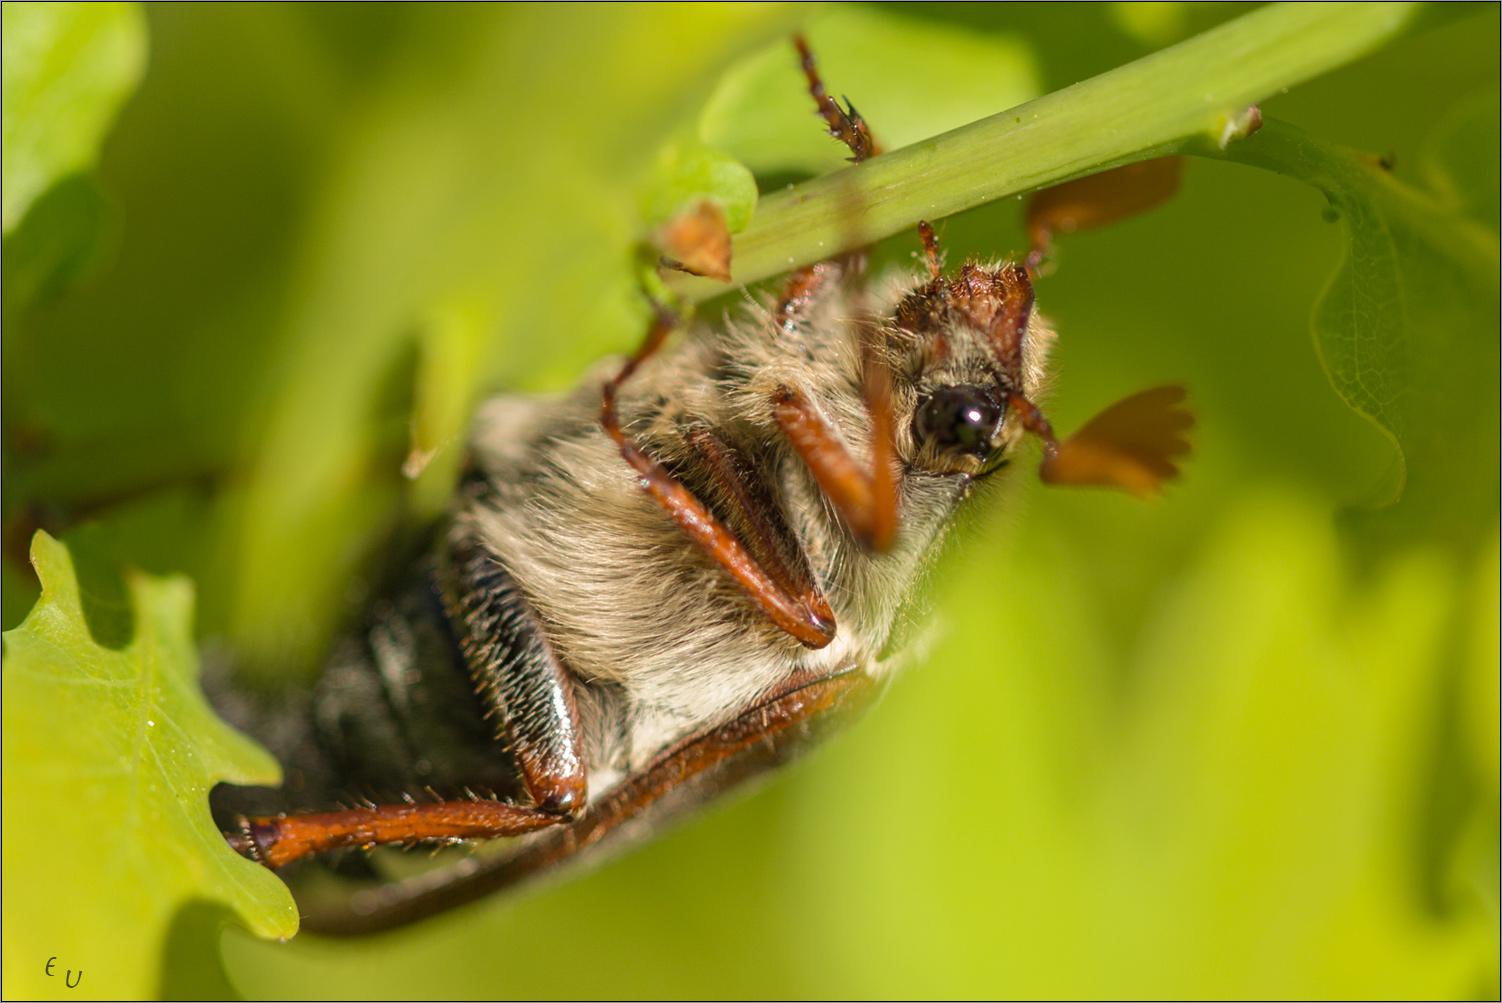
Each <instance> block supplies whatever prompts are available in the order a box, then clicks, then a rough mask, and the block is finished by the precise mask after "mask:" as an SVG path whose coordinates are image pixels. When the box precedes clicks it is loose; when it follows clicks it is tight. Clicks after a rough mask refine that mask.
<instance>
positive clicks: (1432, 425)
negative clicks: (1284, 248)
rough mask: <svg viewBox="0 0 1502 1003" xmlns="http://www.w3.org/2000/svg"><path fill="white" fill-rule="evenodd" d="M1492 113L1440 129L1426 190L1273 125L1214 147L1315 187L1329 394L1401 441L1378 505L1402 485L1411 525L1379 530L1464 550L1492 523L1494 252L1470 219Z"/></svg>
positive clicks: (1492, 138)
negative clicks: (1323, 218) (1325, 255)
mask: <svg viewBox="0 0 1502 1003" xmlns="http://www.w3.org/2000/svg"><path fill="white" fill-rule="evenodd" d="M1496 117H1497V103H1496V100H1495V97H1493V99H1492V100H1491V101H1490V102H1489V103H1482V104H1480V105H1476V104H1474V103H1473V104H1472V105H1471V107H1470V108H1469V109H1468V110H1466V111H1465V113H1464V114H1463V115H1462V116H1461V117H1460V118H1458V119H1452V120H1451V121H1450V122H1449V123H1448V125H1447V127H1446V128H1445V129H1444V130H1443V131H1442V132H1441V133H1440V136H1439V139H1438V141H1437V142H1436V143H1435V144H1434V145H1432V146H1431V150H1432V151H1433V153H1432V155H1431V159H1430V161H1429V163H1428V164H1427V165H1426V166H1427V171H1428V174H1429V176H1430V177H1431V178H1433V179H1435V181H1436V191H1435V192H1434V193H1429V192H1424V191H1421V190H1418V189H1415V188H1412V187H1410V186H1408V185H1406V184H1404V183H1403V182H1401V181H1399V180H1397V179H1396V178H1394V177H1393V176H1392V174H1391V173H1390V172H1389V171H1388V170H1385V169H1384V168H1383V167H1382V166H1380V165H1379V164H1378V163H1377V162H1376V158H1372V157H1365V158H1363V157H1360V156H1358V155H1354V154H1351V153H1349V152H1346V151H1341V150H1336V149H1333V148H1331V147H1328V146H1325V145H1324V144H1321V143H1319V142H1318V141H1316V140H1315V139H1313V138H1312V137H1310V136H1308V135H1307V134H1305V133H1303V132H1301V131H1300V130H1298V129H1296V128H1294V127H1292V126H1288V125H1285V124H1282V123H1278V122H1269V123H1268V124H1267V125H1266V126H1265V127H1264V128H1263V129H1262V131H1260V132H1258V133H1257V134H1256V135H1254V136H1252V137H1251V138H1250V139H1247V140H1245V141H1243V142H1237V143H1233V144H1231V145H1230V147H1229V148H1228V149H1227V150H1226V151H1225V153H1224V154H1223V155H1224V156H1225V157H1227V158H1228V159H1231V160H1235V161H1238V162H1241V163H1247V164H1254V165H1256V166H1259V167H1264V168H1267V169H1270V170H1274V171H1277V172H1279V173H1281V174H1287V175H1289V176H1291V177H1295V178H1298V179H1300V180H1302V181H1305V182H1307V183H1309V184H1311V185H1314V186H1315V187H1317V188H1319V189H1320V191H1322V192H1323V193H1324V194H1325V196H1326V198H1327V199H1328V200H1329V206H1330V208H1329V210H1328V211H1327V212H1328V218H1330V219H1332V220H1334V219H1338V220H1339V221H1340V225H1341V228H1342V232H1343V233H1344V235H1345V248H1344V252H1343V254H1342V259H1341V263H1340V265H1339V267H1338V268H1337V270H1336V272H1335V274H1334V275H1333V276H1332V277H1331V279H1330V281H1329V283H1328V284H1327V285H1326V287H1325V290H1324V292H1323V293H1322V294H1321V295H1320V298H1319V301H1318V302H1317V303H1316V304H1315V307H1314V315H1313V321H1312V324H1313V329H1314V341H1315V347H1316V348H1317V350H1318V352H1319V355H1320V360H1321V362H1322V363H1323V364H1324V367H1325V371H1326V373H1327V374H1328V375H1329V377H1330V382H1331V384H1332V385H1333V386H1334V388H1335V391H1336V393H1338V394H1339V395H1340V397H1341V398H1342V399H1343V400H1344V401H1345V402H1346V403H1347V404H1349V405H1350V406H1351V407H1352V408H1353V409H1354V410H1355V411H1356V412H1358V413H1359V414H1361V415H1363V416H1365V417H1367V418H1369V419H1370V420H1371V421H1373V422H1374V423H1375V424H1376V425H1377V426H1378V428H1380V429H1381V430H1382V431H1383V433H1384V434H1385V435H1387V436H1388V437H1389V438H1390V439H1391V440H1392V442H1393V444H1394V445H1395V446H1396V447H1397V469H1396V473H1395V475H1394V476H1393V477H1392V478H1391V479H1390V480H1389V483H1388V485H1387V487H1386V489H1385V490H1384V491H1383V492H1382V493H1381V494H1380V495H1379V496H1378V497H1376V498H1375V499H1374V502H1375V503H1376V504H1377V505H1379V506H1383V505H1391V504H1393V503H1395V502H1396V501H1397V500H1398V498H1399V497H1400V496H1402V495H1403V493H1404V489H1405V487H1409V488H1411V491H1410V497H1409V499H1408V502H1407V504H1405V506H1404V512H1403V514H1402V517H1401V523H1403V524H1406V525H1407V527H1408V528H1404V525H1400V524H1399V522H1398V521H1394V520H1386V521H1385V522H1384V525H1383V526H1382V527H1381V529H1380V532H1381V534H1382V535H1384V536H1386V535H1391V534H1394V533H1396V534H1398V535H1412V533H1413V531H1414V527H1415V526H1416V525H1418V524H1422V526H1423V527H1424V528H1426V529H1437V530H1438V531H1439V533H1440V535H1441V536H1442V537H1444V538H1446V539H1448V540H1450V541H1451V542H1453V543H1456V544H1459V545H1462V546H1463V547H1465V548H1469V547H1473V546H1475V544H1476V543H1478V542H1479V541H1480V539H1481V536H1482V534H1484V533H1485V532H1487V531H1488V530H1489V529H1490V527H1491V525H1492V524H1493V521H1494V520H1495V518H1496V509H1497V488H1496V483H1495V482H1496V477H1495V476H1494V472H1495V471H1496V469H1497V421H1498V400H1497V387H1496V379H1495V377H1496V372H1497V365H1498V342H1497V329H1498V322H1499V321H1498V318H1499V308H1498V278H1497V270H1498V246H1497V231H1496V229H1495V226H1493V227H1492V228H1490V229H1488V228H1487V227H1486V226H1483V225H1481V224H1480V223H1479V222H1477V218H1478V217H1477V215H1476V214H1477V212H1478V211H1480V212H1485V211H1487V210H1486V209H1485V208H1484V207H1486V206H1488V205H1491V206H1494V205H1495V204H1496V198H1497V195H1496V192H1497V176H1498V160H1497V143H1496V135H1497V131H1496V130H1497V126H1496ZM1488 123H1489V125H1488ZM1488 128H1489V130H1490V133H1489V136H1488V135H1487V130H1488ZM1489 471H1490V472H1492V475H1491V476H1489V475H1488V472H1489Z"/></svg>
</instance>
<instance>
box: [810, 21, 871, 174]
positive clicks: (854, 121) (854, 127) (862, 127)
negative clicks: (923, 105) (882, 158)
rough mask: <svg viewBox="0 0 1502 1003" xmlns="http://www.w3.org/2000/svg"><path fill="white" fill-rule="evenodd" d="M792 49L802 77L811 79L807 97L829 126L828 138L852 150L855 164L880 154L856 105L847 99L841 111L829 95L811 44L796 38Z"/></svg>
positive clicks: (869, 129)
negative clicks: (796, 54)
mask: <svg viewBox="0 0 1502 1003" xmlns="http://www.w3.org/2000/svg"><path fill="white" fill-rule="evenodd" d="M793 46H794V47H795V48H796V49H797V50H798V61H799V65H801V66H802V67H803V75H804V77H806V78H807V79H808V93H809V96H810V97H812V98H813V99H814V104H815V105H817V106H818V109H819V114H820V115H821V116H823V118H824V121H825V123H826V124H828V126H829V134H830V135H831V136H833V137H834V138H835V139H838V140H839V141H840V142H842V143H844V144H845V145H846V146H848V147H850V153H851V154H852V156H851V157H850V159H851V160H852V161H854V162H855V163H857V164H858V163H860V162H861V161H863V160H869V159H871V158H872V157H874V156H877V155H879V154H880V153H881V147H880V146H878V145H877V143H876V140H875V139H874V138H873V137H872V135H871V128H870V126H868V125H866V120H865V119H863V118H861V115H860V112H858V111H856V110H855V105H853V104H851V103H850V99H849V98H846V99H845V107H844V108H841V107H840V106H839V103H838V102H837V101H835V100H834V98H832V97H830V96H829V92H828V91H826V90H825V89H824V80H823V78H821V77H820V76H819V67H818V64H816V63H815V62H814V54H813V50H811V49H810V48H809V47H808V40H807V39H805V38H804V37H803V36H802V35H794V36H793Z"/></svg>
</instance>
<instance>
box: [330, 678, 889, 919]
mask: <svg viewBox="0 0 1502 1003" xmlns="http://www.w3.org/2000/svg"><path fill="white" fill-rule="evenodd" d="M880 688H881V687H880V684H879V683H878V682H876V681H875V680H873V679H872V678H871V677H870V676H868V675H866V674H865V673H864V672H860V671H850V672H845V673H841V674H839V675H833V676H824V677H819V678H807V677H805V678H802V679H795V680H790V681H789V683H788V684H787V685H785V686H784V687H782V688H781V689H780V690H778V691H777V692H775V693H773V694H771V695H769V697H768V698H767V699H765V700H763V701H761V702H760V703H758V704H757V705H756V706H754V707H751V708H750V709H748V710H746V711H745V712H743V713H742V714H741V715H740V716H739V717H736V718H735V719H734V720H732V721H730V722H728V723H726V724H723V725H721V726H719V727H717V728H712V729H710V730H708V731H705V732H701V733H700V734H698V735H694V736H691V737H690V738H687V739H685V740H683V741H682V742H679V743H678V744H677V745H675V746H673V747H672V748H670V749H669V750H668V751H666V752H664V753H663V754H662V755H660V756H659V757H658V758H657V759H656V760H655V761H654V762H652V763H651V764H650V765H648V766H647V767H645V768H644V769H642V770H640V771H638V772H636V773H633V774H632V775H630V776H628V777H626V778H625V779H624V780H622V781H621V782H620V783H619V784H617V785H616V786H615V787H613V788H612V789H611V790H609V791H607V792H606V793H605V794H604V795H603V796H602V797H601V798H599V799H598V800H597V801H595V802H594V803H593V804H591V805H590V806H589V808H588V810H586V811H585V813H584V814H583V815H582V816H581V817H580V818H578V819H577V820H575V821H574V822H571V823H569V824H567V825H563V826H558V827H557V828H554V829H550V830H548V831H547V832H543V833H539V834H538V835H537V836H536V837H535V838H533V839H531V840H529V841H528V842H527V843H526V844H524V845H523V846H522V847H521V848H520V850H518V851H517V852H516V853H514V854H512V855H510V856H507V857H500V858H495V859H492V860H489V861H486V862H483V863H477V864H475V865H473V866H471V867H469V868H468V869H467V870H462V871H459V872H456V873H455V875H454V876H452V877H450V879H449V880H448V881H446V882H443V883H441V884H434V883H432V882H428V881H423V880H422V879H417V880H414V881H411V882H407V883H398V884H393V885H388V886H385V887H382V888H379V889H373V890H371V891H369V892H361V893H358V895H359V896H361V897H360V898H357V899H355V900H354V901H353V902H352V903H351V906H350V907H347V908H345V909H341V910H339V911H337V912H335V911H325V912H317V911H313V912H310V913H306V914H305V915H304V921H303V925H304V928H305V929H308V930H312V931H315V932H318V933H322V934H330V935H335V936H358V935H364V934H370V933H376V932H379V931H381V930H389V929H392V928H394V927H398V926H403V925H405V924H407V923H411V922H414V921H416V920H419V919H422V918H423V917H425V916H430V915H432V914H434V913H436V912H440V911H442V910H445V909H450V908H453V907H455V906H459V905H462V904H464V903H466V902H473V901H474V900H476V899H478V898H481V897H483V896H486V895H489V894H491V893H493V892H495V891H497V890H499V889H502V888H507V887H510V886H513V885H516V884H519V883H520V882H522V881H525V880H527V879H528V878H532V877H536V876H538V875H541V874H543V873H545V872H547V871H549V870H551V869H553V868H555V867H557V866H559V865H560V864H564V863H567V862H570V861H572V860H576V859H578V858H579V857H580V856H581V855H582V854H584V853H585V852H586V851H599V852H608V851H609V850H610V849H611V848H612V847H614V846H619V845H621V843H623V842H626V841H629V840H630V839H632V838H633V837H636V836H639V835H641V834H642V833H644V832H647V831H650V827H651V826H653V825H660V824H663V823H665V822H668V821H670V820H671V819H672V818H674V817H677V816H680V815H682V814H685V813H687V812H688V811H691V810H692V809H693V808H694V807H695V806H697V805H698V804H700V803H702V802H704V801H707V800H709V799H711V798H714V797H716V796H717V795H719V794H721V793H723V792H725V791H727V790H729V789H731V788H733V787H735V786H738V785H739V784H741V783H743V782H745V781H748V780H752V779H754V778H756V777H758V776H761V775H763V774H765V773H767V772H769V771H770V770H772V769H775V768H776V767H778V766H781V765H783V764H784V763H786V762H788V761H790V760H792V759H794V758H796V757H797V756H799V755H801V754H802V753H803V752H805V751H807V750H808V749H809V748H811V747H812V746H814V745H816V744H818V743H819V742H820V741H822V740H823V739H824V738H825V737H826V736H828V735H829V734H832V733H833V732H834V731H836V730H838V729H839V728H841V727H843V726H844V725H846V724H848V723H849V721H850V720H852V719H853V718H854V717H855V716H857V715H858V714H860V713H861V712H862V711H864V710H865V709H866V708H867V707H868V706H870V704H871V702H872V701H873V700H874V699H875V697H876V696H877V694H878V693H879V692H880Z"/></svg>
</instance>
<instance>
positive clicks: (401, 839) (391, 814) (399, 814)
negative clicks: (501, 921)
mask: <svg viewBox="0 0 1502 1003" xmlns="http://www.w3.org/2000/svg"><path fill="white" fill-rule="evenodd" d="M563 821H566V819H565V818H564V817H563V816H561V815H557V814H555V813H553V812H548V811H543V810H542V809H540V808H529V807H526V806H523V805H514V804H506V803H504V802H500V801H487V800H478V799H477V800H474V801H438V802H435V803H433V804H398V805H376V806H374V807H368V808H352V809H350V810H348V811H327V812H313V813H310V814H306V815H282V816H274V817H271V818H245V819H241V821H240V829H239V831H237V832H227V833H225V834H224V838H225V839H226V840H228V842H229V845H230V848H231V849H233V850H234V851H235V852H236V853H239V854H240V855H241V856H244V857H249V858H250V859H251V860H254V861H256V862H258V863H261V864H264V865H266V866H267V867H271V868H277V867H282V866H284V865H286V864H290V863H292V862H293V861H294V860H301V859H302V858H303V857H308V856H311V855H313V854H315V853H323V852H325V851H328V850H337V849H340V848H341V847H346V846H383V845H390V844H393V843H417V842H421V841H423V840H454V839H495V838H498V837H500V836H519V835H521V834H522V833H526V832H533V831H535V830H537V829H542V828H545V827H547V826H550V825H558V824H559V823H560V822H563Z"/></svg>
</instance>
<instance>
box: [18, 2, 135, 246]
mask: <svg viewBox="0 0 1502 1003" xmlns="http://www.w3.org/2000/svg"><path fill="white" fill-rule="evenodd" d="M3 18H4V22H3V26H4V85H5V86H4V90H5V96H4V120H5V125H4V153H3V155H0V159H3V165H4V167H3V173H4V188H5V194H4V203H3V205H4V208H3V220H4V231H5V232H6V233H9V232H10V231H11V228H12V227H14V226H15V225H16V223H17V222H18V221H19V220H20V219H21V217H22V215H24V214H25V212H26V210H27V208H28V207H29V206H30V205H31V203H32V202H33V201H34V200H35V199H36V198H37V196H39V195H41V194H42V192H44V191H46V190H47V188H48V187H49V186H51V185H52V183H53V182H55V181H56V180H57V179H59V178H61V177H62V176H63V175H65V174H70V173H72V172H74V171H78V170H82V169H85V168H87V167H89V166H90V165H91V164H92V163H93V162H94V158H95V157H96V156H98V153H99V145H100V143H101V142H102V141H103V139H104V134H105V132H106V131H108V129H109V125H110V122H111V121H112V120H113V119H114V116H115V112H116V110H117V109H118V108H119V107H120V105H121V104H122V103H123V102H124V100H125V99H126V97H128V96H129V95H130V93H131V91H132V90H134V89H135V86H136V83H137V82H138V81H139V80H140V79H141V74H142V71H143V70H144V69H145V67H146V20H145V18H144V17H143V16H142V14H141V9H140V6H139V5H138V4H133V3H8V4H5V6H4V13H3Z"/></svg>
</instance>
